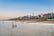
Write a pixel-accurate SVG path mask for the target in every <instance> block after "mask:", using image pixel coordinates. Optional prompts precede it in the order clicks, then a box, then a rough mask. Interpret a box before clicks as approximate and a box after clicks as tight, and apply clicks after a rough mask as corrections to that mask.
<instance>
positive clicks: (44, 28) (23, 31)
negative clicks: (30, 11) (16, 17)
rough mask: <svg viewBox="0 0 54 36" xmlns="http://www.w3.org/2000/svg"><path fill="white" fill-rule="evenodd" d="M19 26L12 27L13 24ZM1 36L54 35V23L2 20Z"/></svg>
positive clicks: (0, 26)
mask: <svg viewBox="0 0 54 36" xmlns="http://www.w3.org/2000/svg"><path fill="white" fill-rule="evenodd" d="M13 24H14V25H15V24H16V25H17V27H14V28H13V27H12V25H13ZM0 36H54V25H53V24H52V25H50V24H48V25H46V24H45V23H23V22H14V21H0Z"/></svg>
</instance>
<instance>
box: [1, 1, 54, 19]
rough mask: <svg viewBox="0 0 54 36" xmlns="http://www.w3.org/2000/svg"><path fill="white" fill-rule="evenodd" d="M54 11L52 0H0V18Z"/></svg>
mask: <svg viewBox="0 0 54 36" xmlns="http://www.w3.org/2000/svg"><path fill="white" fill-rule="evenodd" d="M51 12H54V0H0V19H5V18H13V17H18V16H25V15H32V13H34V15H38V14H44V13H51Z"/></svg>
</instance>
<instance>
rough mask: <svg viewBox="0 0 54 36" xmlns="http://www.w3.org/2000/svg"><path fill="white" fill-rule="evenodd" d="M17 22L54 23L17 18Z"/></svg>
mask: <svg viewBox="0 0 54 36" xmlns="http://www.w3.org/2000/svg"><path fill="white" fill-rule="evenodd" d="M16 22H26V23H49V24H54V21H36V20H17V21H16Z"/></svg>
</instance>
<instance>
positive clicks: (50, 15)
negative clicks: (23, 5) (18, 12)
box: [9, 12, 54, 21]
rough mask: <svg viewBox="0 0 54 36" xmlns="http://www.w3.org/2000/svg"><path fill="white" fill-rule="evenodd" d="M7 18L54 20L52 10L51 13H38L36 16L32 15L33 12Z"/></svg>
mask: <svg viewBox="0 0 54 36" xmlns="http://www.w3.org/2000/svg"><path fill="white" fill-rule="evenodd" d="M9 20H39V21H46V20H52V21H54V13H53V12H52V13H47V14H40V15H37V16H34V14H33V15H27V16H22V17H17V18H12V19H9Z"/></svg>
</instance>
